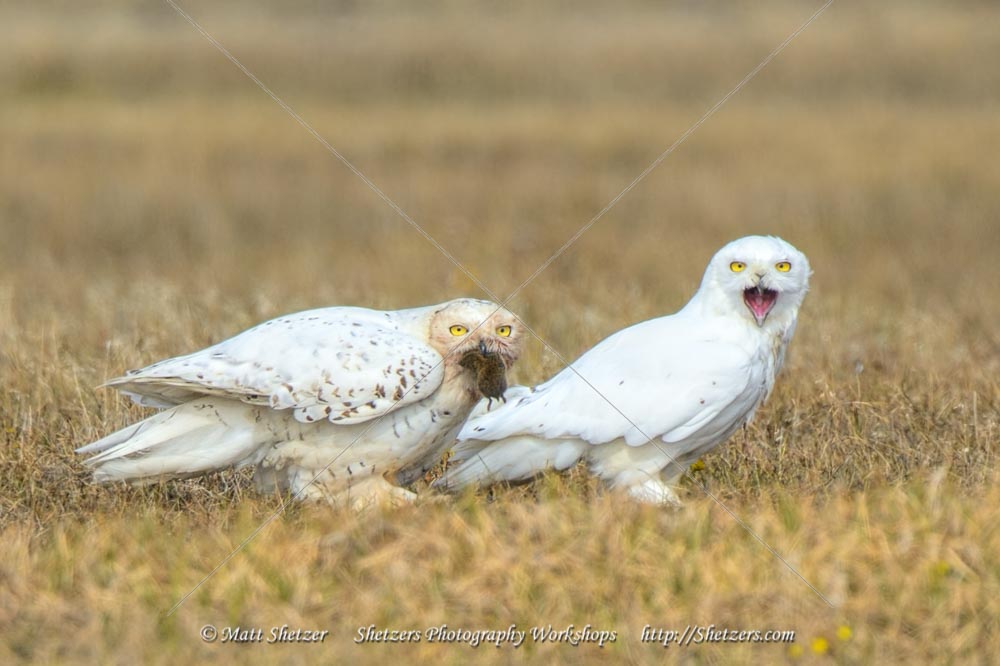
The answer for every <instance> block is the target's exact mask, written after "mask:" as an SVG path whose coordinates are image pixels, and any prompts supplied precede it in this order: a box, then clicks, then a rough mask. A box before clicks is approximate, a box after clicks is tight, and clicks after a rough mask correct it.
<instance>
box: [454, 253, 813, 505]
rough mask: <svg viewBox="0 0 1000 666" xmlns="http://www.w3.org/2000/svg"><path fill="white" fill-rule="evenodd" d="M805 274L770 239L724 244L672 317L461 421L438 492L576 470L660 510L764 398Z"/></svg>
mask: <svg viewBox="0 0 1000 666" xmlns="http://www.w3.org/2000/svg"><path fill="white" fill-rule="evenodd" d="M734 262H736V263H734ZM782 262H788V264H789V269H788V270H787V271H784V270H781V269H779V265H780V266H783V263H782ZM737 269H739V270H737ZM809 275H810V269H809V263H808V261H807V260H806V258H805V256H804V255H802V253H800V252H799V251H798V250H796V249H795V248H794V247H792V246H791V245H789V244H788V243H786V242H785V241H782V240H781V239H778V238H773V237H760V236H751V237H747V238H742V239H739V240H737V241H734V242H732V243H730V244H729V245H727V246H726V247H724V248H722V249H721V250H720V251H719V252H718V253H717V254H716V255H715V256H714V257H713V258H712V260H711V262H710V263H709V266H708V268H707V269H706V271H705V275H704V278H703V280H702V284H701V287H700V289H699V290H698V293H696V294H695V296H694V297H693V298H692V299H691V301H690V302H689V303H688V304H687V305H686V306H685V307H684V308H683V309H682V310H680V311H679V312H677V313H676V314H674V315H670V316H667V317H661V318H658V319H652V320H649V321H645V322H642V323H639V324H636V325H634V326H631V327H629V328H626V329H624V330H622V331H619V332H618V333H615V334H614V335H612V336H610V337H608V338H607V339H605V340H604V341H602V342H600V343H599V344H597V345H596V346H594V347H593V348H592V349H590V350H589V351H587V352H586V353H585V354H584V355H583V356H581V357H580V358H579V359H577V360H576V361H574V362H573V363H572V364H571V367H568V368H566V369H564V370H563V371H562V372H560V373H558V374H557V375H555V376H554V377H553V378H552V379H550V380H549V381H547V382H545V383H544V384H541V385H540V386H538V387H536V388H534V389H530V390H528V391H526V392H521V393H520V395H519V396H518V397H516V398H515V399H509V400H508V401H507V403H506V404H504V405H502V406H500V407H499V408H497V409H493V410H491V411H489V412H488V413H481V414H479V415H477V416H475V417H474V418H471V419H470V420H469V421H468V422H467V423H466V424H465V426H464V427H463V428H462V430H461V431H460V433H459V435H458V440H459V442H458V444H457V446H456V456H455V458H456V460H458V461H464V462H462V463H461V464H460V465H459V466H458V467H457V468H455V469H453V470H450V471H449V473H448V475H447V476H446V477H445V478H443V479H441V480H440V481H439V482H438V486H440V487H448V488H455V487H460V486H462V485H466V484H469V483H475V482H480V483H482V482H493V481H499V480H517V479H524V478H528V477H530V476H531V475H532V474H534V473H537V472H538V471H541V470H542V469H546V468H556V469H564V468H566V467H568V466H570V465H572V464H573V463H575V462H576V461H577V460H579V459H586V460H587V461H588V463H589V464H590V468H591V470H592V471H593V472H594V473H596V474H598V475H600V476H601V477H602V478H603V479H605V480H606V481H607V482H609V484H610V485H611V486H613V487H623V488H627V489H630V490H631V491H632V495H633V496H635V497H638V498H640V499H642V498H649V497H659V498H661V499H662V500H663V501H672V500H671V497H672V495H673V493H672V492H671V491H670V490H669V488H667V487H666V486H665V485H664V483H663V482H664V481H666V482H671V481H673V480H674V479H675V478H676V477H677V476H678V475H679V474H681V473H682V472H683V471H684V469H686V467H687V465H688V464H690V463H691V462H693V461H694V460H695V459H697V457H698V456H700V455H702V454H704V453H705V452H707V451H709V450H710V449H712V448H713V447H715V446H717V445H718V444H720V443H722V442H723V441H725V440H726V439H727V438H728V437H729V436H730V435H731V434H732V433H733V432H734V431H735V430H736V429H737V428H739V427H740V426H741V425H742V424H744V423H746V422H747V421H749V420H750V419H751V418H752V417H753V414H754V412H755V411H756V409H757V407H758V406H759V405H760V404H761V403H762V402H763V401H764V400H765V399H766V397H767V396H768V395H769V393H770V391H771V389H772V387H773V385H774V379H775V375H776V374H777V372H778V370H779V369H780V367H781V365H782V362H783V360H784V354H785V347H786V346H787V344H788V342H789V340H790V339H791V336H792V333H793V332H794V328H795V322H796V318H797V315H798V309H799V306H800V305H801V302H802V299H803V297H804V296H805V293H806V290H807V288H808V278H809ZM758 285H760V287H761V289H767V290H772V291H774V292H777V296H776V300H775V301H774V304H773V307H772V308H771V309H770V311H769V312H767V313H765V315H764V318H763V319H762V320H760V321H759V320H758V319H759V318H760V316H761V315H760V313H757V314H756V315H755V313H754V311H753V310H752V309H751V307H750V304H749V303H748V302H744V297H745V296H744V292H745V291H746V290H750V289H755V288H756V287H757V286H758ZM749 293H750V294H751V297H752V296H753V292H749ZM758 293H759V292H758ZM574 456H575V457H574ZM664 488H667V489H666V490H664ZM658 501H659V500H658Z"/></svg>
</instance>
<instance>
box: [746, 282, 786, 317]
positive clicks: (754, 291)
mask: <svg viewBox="0 0 1000 666" xmlns="http://www.w3.org/2000/svg"><path fill="white" fill-rule="evenodd" d="M743 302H744V303H745V304H746V306H747V309H749V310H750V312H751V314H753V318H754V321H756V322H757V326H763V325H764V320H766V319H767V315H768V314H770V312H771V309H772V308H774V304H775V303H777V302H778V292H776V291H775V290H773V289H765V288H764V287H762V286H760V285H759V284H758V285H757V286H756V287H751V288H749V289H745V290H743Z"/></svg>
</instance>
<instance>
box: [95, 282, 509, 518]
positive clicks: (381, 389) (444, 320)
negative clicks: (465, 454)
mask: <svg viewBox="0 0 1000 666" xmlns="http://www.w3.org/2000/svg"><path fill="white" fill-rule="evenodd" d="M522 337H523V336H522V335H521V331H520V330H519V329H518V327H517V326H516V325H515V322H514V319H513V317H512V316H511V315H510V313H509V312H507V311H506V310H503V309H499V306H497V305H495V304H494V303H491V302H488V301H479V300H472V299H458V300H453V301H449V302H447V303H442V304H440V305H432V306H428V307H422V308H414V309H410V310H397V311H391V312H381V311H376V310H367V309H364V308H355V307H331V308H324V309H319V310H310V311H307V312H300V313H297V314H292V315H287V316H284V317H279V318H277V319H274V320H271V321H268V322H265V323H263V324H260V325H258V326H256V327H254V328H251V329H249V330H247V331H245V332H243V333H241V334H239V335H237V336H235V337H233V338H230V339H228V340H225V341H224V342H220V343H219V344H217V345H215V346H212V347H209V348H207V349H203V350H202V351H198V352H195V353H193V354H190V355H187V356H180V357H177V358H172V359H168V360H165V361H160V362H159V363H155V364H153V365H151V366H149V367H146V368H143V369H141V370H136V371H133V372H130V373H128V374H127V375H125V376H124V377H120V378H118V379H113V380H111V381H110V382H108V383H107V386H113V387H115V388H116V389H118V390H120V391H122V392H123V393H125V394H126V395H128V396H130V397H132V399H133V400H134V401H135V402H137V403H139V404H141V405H148V406H152V407H160V408H165V411H162V412H159V413H157V414H154V415H153V416H151V417H149V418H147V419H146V420H144V421H141V422H139V423H136V424H134V425H131V426H129V427H127V428H124V429H123V430H120V431H118V432H116V433H113V434H111V435H108V436H107V437H105V438H104V439H102V440H100V441H97V442H94V443H93V444H90V445H88V446H84V447H82V448H81V449H79V450H78V452H79V453H87V454H93V457H91V458H90V459H89V460H87V461H86V464H87V465H90V466H91V467H93V468H94V479H95V480H97V481H116V480H125V481H131V482H143V481H151V480H158V479H166V478H184V477H190V476H197V475H199V474H203V473H205V472H209V471H213V470H220V469H224V468H227V467H242V466H244V465H255V466H256V472H255V480H256V482H257V486H258V488H259V489H260V490H261V491H265V492H266V491H269V490H272V489H274V488H275V487H277V488H280V489H289V490H291V491H292V492H293V493H295V494H296V496H297V497H311V498H320V497H325V498H328V499H331V500H336V501H342V500H346V501H347V502H350V503H351V504H352V505H355V506H357V505H359V504H364V503H367V502H369V501H371V500H382V499H412V498H413V497H415V496H414V495H413V493H410V492H409V491H406V490H404V489H403V488H400V487H398V486H396V485H394V483H391V482H392V481H395V482H398V481H399V479H400V477H415V476H417V475H418V474H419V473H420V472H421V471H422V470H423V469H424V468H425V467H429V466H430V465H432V464H433V463H434V462H435V461H437V460H438V458H439V457H440V456H441V454H442V453H443V450H444V449H445V448H447V446H448V445H449V444H451V442H452V441H453V439H454V435H455V432H456V431H457V429H458V428H459V427H460V426H461V424H462V423H463V422H464V421H465V419H466V417H467V416H468V415H469V412H470V410H471V409H472V407H473V406H474V405H475V404H476V402H477V400H478V399H479V398H480V395H479V392H478V390H477V386H476V381H475V374H474V373H473V372H472V371H471V370H469V369H467V368H466V367H464V366H463V365H462V364H461V360H462V358H463V354H465V353H466V352H468V351H469V350H474V349H475V350H481V351H484V352H488V353H491V354H496V355H498V356H499V358H502V359H503V362H504V364H505V365H506V367H508V368H509V367H510V365H511V364H512V363H513V362H514V361H515V359H516V358H517V356H518V354H519V352H520V347H521V340H522Z"/></svg>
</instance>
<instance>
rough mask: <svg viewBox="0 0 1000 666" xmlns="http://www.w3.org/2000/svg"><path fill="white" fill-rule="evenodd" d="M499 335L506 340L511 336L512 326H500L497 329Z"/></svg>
mask: <svg viewBox="0 0 1000 666" xmlns="http://www.w3.org/2000/svg"><path fill="white" fill-rule="evenodd" d="M497 335H499V336H500V337H501V338H506V337H508V336H510V326H500V327H499V328H497Z"/></svg>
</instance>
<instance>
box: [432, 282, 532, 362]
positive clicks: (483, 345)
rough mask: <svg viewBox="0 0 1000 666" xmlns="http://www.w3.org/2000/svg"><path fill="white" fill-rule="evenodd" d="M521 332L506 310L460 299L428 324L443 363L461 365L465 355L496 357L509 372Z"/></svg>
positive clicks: (446, 305)
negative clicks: (497, 356) (479, 353)
mask: <svg viewBox="0 0 1000 666" xmlns="http://www.w3.org/2000/svg"><path fill="white" fill-rule="evenodd" d="M524 333H525V332H524V331H523V330H521V327H520V326H519V325H518V321H517V320H516V319H515V318H514V316H513V315H512V314H511V313H510V312H508V311H507V310H505V309H503V308H501V307H500V306H499V305H497V304H496V303H493V302H491V301H480V300H476V299H472V298H459V299H456V300H454V301H449V302H447V303H443V304H442V305H440V306H439V307H438V309H437V310H435V311H434V313H433V315H432V316H431V321H430V336H429V339H430V344H431V346H432V347H434V349H435V350H437V352H438V353H440V354H441V355H442V356H446V358H447V360H446V363H449V365H451V364H452V363H450V362H451V361H454V363H453V364H455V365H457V364H459V363H460V362H461V359H462V357H463V356H464V355H465V353H466V352H468V351H470V350H473V349H478V350H479V351H481V352H491V353H495V354H498V355H499V356H500V358H502V359H503V362H504V365H506V366H507V368H508V369H510V367H511V366H512V365H513V364H514V361H516V360H517V358H518V356H520V354H521V345H522V344H523V341H524Z"/></svg>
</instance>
